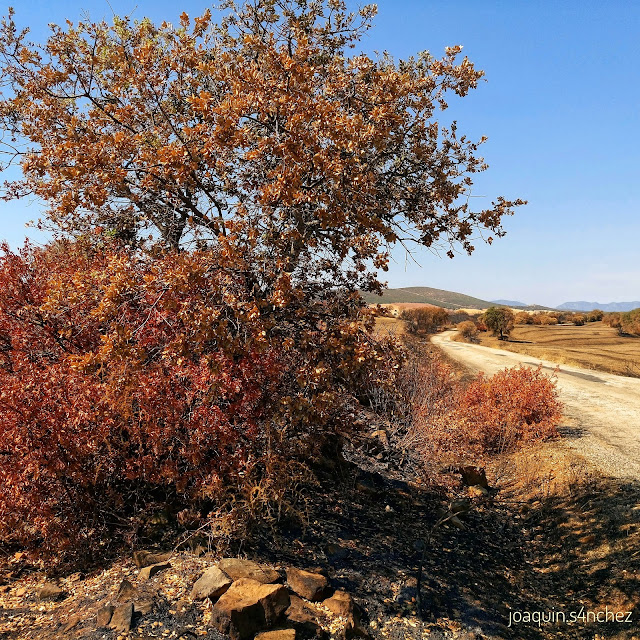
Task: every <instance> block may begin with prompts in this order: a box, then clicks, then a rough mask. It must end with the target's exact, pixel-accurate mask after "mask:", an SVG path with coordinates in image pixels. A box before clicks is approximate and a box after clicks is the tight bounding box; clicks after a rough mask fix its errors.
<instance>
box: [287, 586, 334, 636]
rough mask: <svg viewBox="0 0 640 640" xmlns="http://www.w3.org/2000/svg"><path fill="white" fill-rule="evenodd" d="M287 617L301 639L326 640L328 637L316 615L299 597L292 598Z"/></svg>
mask: <svg viewBox="0 0 640 640" xmlns="http://www.w3.org/2000/svg"><path fill="white" fill-rule="evenodd" d="M285 616H286V617H287V621H288V623H289V624H290V625H291V626H292V627H294V628H295V630H296V631H297V633H298V636H299V637H301V638H315V639H317V640H324V639H325V638H327V637H328V634H327V632H326V631H325V630H324V629H323V628H322V626H321V625H320V623H319V622H318V618H317V615H316V613H315V612H314V611H313V610H312V609H311V608H310V607H308V606H307V605H306V604H305V602H304V600H302V598H299V597H298V596H291V604H290V605H289V608H288V609H287V610H286V611H285Z"/></svg>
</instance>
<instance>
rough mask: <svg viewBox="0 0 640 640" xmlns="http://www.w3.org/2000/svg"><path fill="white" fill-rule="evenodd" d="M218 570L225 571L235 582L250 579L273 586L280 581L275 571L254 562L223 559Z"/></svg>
mask: <svg viewBox="0 0 640 640" xmlns="http://www.w3.org/2000/svg"><path fill="white" fill-rule="evenodd" d="M218 569H220V570H221V571H224V573H226V574H227V575H228V576H229V577H230V578H231V580H232V581H234V582H235V581H236V580H240V578H249V579H250V580H256V581H257V582H261V583H262V584H271V583H273V582H277V581H278V580H280V574H279V573H278V572H277V571H276V570H275V569H270V568H269V567H263V566H261V565H259V564H258V563H257V562H253V561H252V560H241V559H240V558H222V560H220V562H218Z"/></svg>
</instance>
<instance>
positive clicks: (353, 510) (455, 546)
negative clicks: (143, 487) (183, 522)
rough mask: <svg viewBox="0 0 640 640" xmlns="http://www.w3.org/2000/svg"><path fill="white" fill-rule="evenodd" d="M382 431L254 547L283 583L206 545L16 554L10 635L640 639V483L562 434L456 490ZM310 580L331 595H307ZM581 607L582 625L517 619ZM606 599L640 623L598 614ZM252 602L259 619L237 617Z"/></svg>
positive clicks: (4, 600)
mask: <svg viewBox="0 0 640 640" xmlns="http://www.w3.org/2000/svg"><path fill="white" fill-rule="evenodd" d="M376 431H379V429H376ZM376 439H377V441H378V442H377V444H376V446H375V447H372V448H371V449H367V448H366V447H364V448H352V449H351V450H350V452H349V454H348V456H347V458H348V460H347V461H346V462H345V464H343V465H340V466H339V467H336V468H325V469H319V470H318V472H317V473H318V481H319V486H320V488H321V490H317V489H316V491H315V492H313V493H312V494H311V495H312V496H314V497H313V498H312V499H311V501H310V503H309V505H308V514H307V522H306V525H298V524H289V525H287V526H282V527H281V528H280V529H279V530H277V531H263V532H261V533H258V534H256V536H255V538H254V539H253V540H252V542H251V544H250V545H249V544H248V545H247V546H246V547H245V548H244V550H243V554H242V555H243V556H247V557H249V558H251V559H253V560H256V561H258V562H259V563H260V565H261V566H262V569H261V570H260V571H263V572H264V573H265V574H266V575H267V576H268V578H269V580H268V582H269V583H270V584H271V583H273V584H271V587H268V588H267V590H266V591H265V590H264V589H265V587H264V586H261V585H262V582H265V581H266V580H265V579H263V578H264V576H263V577H261V574H260V575H258V574H256V573H255V569H254V572H253V573H249V574H248V575H246V576H242V575H240V574H239V573H237V571H236V572H235V573H234V572H233V571H232V570H231V569H230V568H229V567H230V566H231V565H230V564H229V562H230V561H229V560H227V561H225V562H226V564H225V562H222V563H221V562H220V560H221V559H220V558H219V557H216V556H215V555H212V554H209V553H207V552H206V550H204V549H202V548H201V547H200V548H197V549H195V552H192V551H184V550H183V551H177V552H176V551H172V550H170V549H167V548H162V549H156V550H153V549H152V550H150V551H155V552H156V553H160V552H165V553H166V555H160V556H151V557H149V556H148V555H147V556H145V555H144V554H140V553H137V554H132V555H127V556H126V557H122V558H120V559H119V560H115V561H113V562H112V563H110V564H109V566H108V567H107V568H103V569H100V570H97V569H96V570H95V571H87V572H83V573H74V574H72V575H61V576H55V575H52V574H50V573H49V574H48V573H47V567H46V566H34V565H32V564H29V563H28V561H27V560H26V558H25V557H24V556H22V555H21V554H15V555H10V556H7V557H5V558H4V560H3V562H2V568H1V569H0V585H1V586H0V638H1V639H2V640H17V639H19V638H25V639H27V638H43V639H52V638H78V639H80V638H82V639H84V640H98V639H101V640H107V639H108V640H125V639H126V640H129V639H132V640H133V639H140V640H142V639H146V638H174V639H178V638H182V639H183V640H185V639H188V638H215V639H218V638H223V637H228V636H227V635H226V634H230V635H231V637H233V638H241V640H244V639H245V638H253V636H254V634H255V633H259V632H261V631H265V630H269V629H270V628H271V629H273V628H276V629H289V631H286V632H285V631H281V632H279V633H280V634H284V635H279V636H277V637H274V636H271V638H269V636H267V637H264V636H262V637H260V638H258V640H294V635H295V637H296V638H298V639H299V640H303V639H304V638H305V637H306V638H323V637H324V638H327V637H331V638H335V639H337V640H342V639H344V638H353V637H362V638H372V639H375V640H383V639H391V640H395V639H398V640H401V639H405V638H407V639H408V638H416V639H418V638H420V639H422V638H429V639H434V640H438V639H440V638H458V639H471V638H473V639H476V640H479V639H493V638H519V639H529V638H531V639H547V638H576V639H577V638H585V639H586V638H589V639H595V638H619V639H623V638H624V639H626V640H630V639H632V638H640V633H638V617H639V614H640V608H639V601H640V598H639V589H638V586H639V585H638V578H639V577H640V547H638V536H640V508H639V507H638V505H639V504H640V490H639V489H638V487H637V486H636V485H635V484H633V483H630V482H626V483H620V482H617V483H616V482H615V481H612V480H608V479H606V478H603V477H601V476H599V475H597V474H596V473H595V472H594V471H593V469H591V468H590V467H589V466H588V465H587V463H585V462H584V461H582V460H580V459H579V458H576V456H575V453H573V452H572V451H571V450H570V449H569V448H566V447H564V446H563V445H562V443H558V442H556V443H551V444H547V445H544V446H540V447H537V448H535V449H532V450H529V451H527V452H524V453H522V454H519V455H518V456H512V457H510V458H504V459H500V460H495V461H494V463H493V464H492V465H491V466H490V467H488V468H487V476H488V479H489V484H490V485H492V486H491V488H490V489H489V490H486V489H484V488H483V487H482V486H479V485H477V484H476V485H475V486H471V487H470V486H467V484H468V483H469V482H472V483H473V482H480V484H482V480H481V479H478V478H476V479H475V480H470V479H469V478H468V477H467V484H465V482H463V476H462V475H460V474H458V475H455V476H453V477H452V482H451V488H450V489H449V490H448V491H447V492H445V491H444V490H439V489H436V488H434V486H425V485H423V484H420V483H418V482H417V481H416V479H415V478H413V477H410V476H407V475H405V476H403V475H402V474H399V473H398V472H394V471H393V469H395V468H397V465H395V464H390V463H389V462H390V461H389V455H390V454H389V452H388V451H387V450H385V447H384V445H382V446H381V445H380V442H379V440H380V434H379V433H378V436H376ZM480 478H481V476H480ZM454 511H455V512H457V513H456V515H455V516H454V514H453V512H454ZM144 558H146V559H144ZM151 561H153V562H151ZM150 562H151V564H150V567H151V568H149V566H146V567H145V565H149V563H150ZM420 565H422V569H421V591H420V596H421V597H420V598H419V597H418V591H417V579H418V572H419V569H420ZM301 570H302V571H307V572H309V573H310V574H312V576H313V577H312V578H308V576H307V574H300V571H301ZM296 572H297V578H296ZM212 573H213V576H214V577H216V578H217V580H218V582H216V581H215V580H214V583H215V584H214V586H216V585H217V588H218V591H216V590H215V589H214V590H213V591H211V592H210V593H206V589H203V588H202V583H200V588H199V587H198V586H197V585H198V581H199V580H200V579H201V578H202V576H203V574H207V575H209V576H210V577H211V575H212ZM301 575H302V577H303V578H304V579H301V578H300V576H301ZM305 576H307V577H305ZM256 578H257V579H256ZM243 580H244V581H245V582H242V581H243ZM309 580H310V581H311V584H312V585H313V584H314V580H315V581H316V583H317V586H318V585H319V587H318V590H317V593H316V592H311V591H303V589H304V586H300V585H301V583H304V582H305V581H306V582H308V581H309ZM247 581H248V582H247ZM205 582H206V580H205ZM238 582H239V583H240V584H239V585H238ZM218 583H221V584H218ZM254 583H255V584H254ZM278 585H281V586H278ZM43 588H44V589H45V590H44V591H43ZM220 589H221V590H222V591H225V590H226V593H225V595H224V596H221V597H219V596H220V593H221V592H220V591H219V590H220ZM267 592H268V593H267ZM229 593H230V594H231V595H228V594H229ZM234 594H235V595H234ZM335 594H337V600H336V599H335ZM332 596H333V597H334V601H333V604H332V603H331V602H329V600H328V598H331V597H332ZM271 600H273V602H272V603H271V604H269V602H270V601H271ZM419 601H420V603H421V605H422V610H420V607H419ZM221 602H222V604H220V603H221ZM238 603H240V604H238ZM581 607H582V608H584V610H585V617H584V618H580V617H579V618H577V620H576V621H575V623H572V624H561V623H555V622H554V623H546V624H540V626H539V625H538V624H536V623H535V622H528V623H527V622H520V621H516V622H515V623H514V620H513V618H514V613H515V614H516V617H518V616H517V612H520V618H522V612H529V613H530V614H531V613H534V617H535V612H548V611H555V612H557V611H563V612H564V613H565V614H566V615H567V616H569V614H570V612H571V611H574V610H575V611H576V612H577V614H578V615H579V613H580V609H581ZM605 607H607V608H608V610H612V611H615V612H625V620H626V619H627V618H628V616H627V615H626V612H631V619H632V621H633V622H615V623H612V622H603V623H597V621H596V622H593V621H588V620H587V619H586V613H587V612H589V611H592V612H594V613H597V612H599V611H600V610H602V611H603V612H604V611H605ZM240 609H241V610H244V609H248V610H249V612H250V614H251V615H252V616H254V618H255V619H254V618H252V620H253V622H246V621H245V622H242V621H240V622H238V620H239V618H237V616H238V615H240V614H238V610H240ZM256 611H257V613H256ZM234 616H235V617H234ZM256 616H257V618H256ZM510 619H511V622H512V624H511V627H509V626H508V625H509V622H510ZM256 620H257V621H256ZM234 625H235V627H234ZM243 625H244V626H243Z"/></svg>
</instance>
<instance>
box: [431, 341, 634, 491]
mask: <svg viewBox="0 0 640 640" xmlns="http://www.w3.org/2000/svg"><path fill="white" fill-rule="evenodd" d="M453 335H455V332H453V331H446V332H444V333H442V334H438V335H436V336H433V338H432V342H433V344H435V345H436V346H438V347H439V348H441V349H442V350H443V351H444V352H445V353H446V354H447V355H448V356H449V357H451V358H453V359H454V360H456V361H458V362H461V363H463V364H465V365H466V366H467V367H468V368H469V369H471V370H472V371H474V372H478V371H484V372H485V373H487V374H494V373H496V372H497V371H499V370H501V369H504V368H506V367H513V366H517V365H519V364H523V365H525V366H534V367H535V366H539V365H542V367H543V368H544V369H545V370H547V371H548V372H549V373H550V374H554V372H555V375H556V376H557V384H558V391H559V396H560V399H561V400H562V402H563V403H564V405H565V420H564V424H563V425H562V431H563V433H564V434H565V435H566V436H567V442H568V444H569V446H571V447H572V448H574V449H575V450H576V451H577V452H578V453H580V454H581V455H583V456H584V457H585V458H587V459H589V460H591V461H592V462H593V463H595V465H596V466H597V467H599V468H600V469H601V470H602V472H603V473H605V474H607V475H611V476H614V477H617V478H628V479H636V478H638V477H640V379H635V378H626V377H622V376H616V375H612V374H609V373H603V372H599V371H596V372H594V371H593V370H589V369H581V368H579V367H574V366H568V365H564V364H560V365H558V364H556V363H554V362H550V361H548V360H540V359H538V358H533V357H531V356H528V355H524V354H518V353H512V352H508V351H502V350H499V349H492V348H489V347H483V346H480V345H475V344H468V343H463V342H453V341H451V338H452V336H453Z"/></svg>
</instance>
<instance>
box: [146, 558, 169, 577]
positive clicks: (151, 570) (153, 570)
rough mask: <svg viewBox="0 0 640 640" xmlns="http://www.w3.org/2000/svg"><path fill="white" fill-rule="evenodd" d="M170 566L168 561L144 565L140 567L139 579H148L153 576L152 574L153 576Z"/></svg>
mask: <svg viewBox="0 0 640 640" xmlns="http://www.w3.org/2000/svg"><path fill="white" fill-rule="evenodd" d="M170 568H171V563H170V562H158V563H157V564H152V565H149V566H148V567H145V568H144V569H141V570H140V574H139V576H140V579H141V580H149V579H150V578H153V576H155V575H156V574H157V573H160V572H161V571H164V570H165V569H170Z"/></svg>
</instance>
